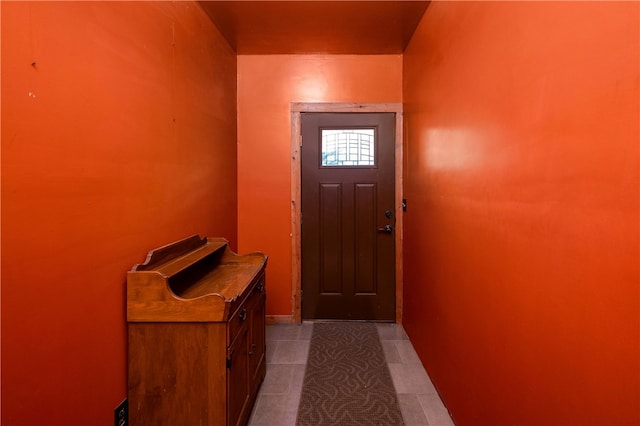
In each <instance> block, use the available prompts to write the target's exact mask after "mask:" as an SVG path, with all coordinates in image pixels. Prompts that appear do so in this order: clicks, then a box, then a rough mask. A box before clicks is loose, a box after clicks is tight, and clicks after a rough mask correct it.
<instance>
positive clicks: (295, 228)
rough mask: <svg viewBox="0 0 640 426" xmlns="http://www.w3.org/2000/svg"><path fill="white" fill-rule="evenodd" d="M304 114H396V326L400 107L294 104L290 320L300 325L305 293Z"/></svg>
mask: <svg viewBox="0 0 640 426" xmlns="http://www.w3.org/2000/svg"><path fill="white" fill-rule="evenodd" d="M303 112H310V113H312V112H390V113H395V118H396V122H395V124H396V129H395V175H396V176H395V179H396V184H395V206H394V207H395V217H396V232H395V253H396V259H395V263H396V322H397V323H401V322H402V287H403V284H402V283H403V281H402V278H403V269H402V237H403V210H402V198H403V196H402V176H403V173H402V171H403V167H402V166H403V163H404V162H403V136H402V134H403V132H402V130H403V121H402V104H401V103H306V102H292V103H291V276H292V283H291V306H292V312H291V319H292V321H293V322H294V323H299V322H301V318H302V310H301V301H302V297H301V291H302V263H301V244H302V239H301V228H300V225H301V222H300V217H301V214H300V207H301V206H300V204H301V198H300V182H301V181H300V179H301V174H300V172H301V168H300V167H301V165H300V144H301V138H302V136H301V128H300V114H301V113H303Z"/></svg>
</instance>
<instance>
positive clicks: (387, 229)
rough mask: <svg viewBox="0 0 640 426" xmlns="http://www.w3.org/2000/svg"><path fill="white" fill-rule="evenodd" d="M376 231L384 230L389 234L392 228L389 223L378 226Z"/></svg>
mask: <svg viewBox="0 0 640 426" xmlns="http://www.w3.org/2000/svg"><path fill="white" fill-rule="evenodd" d="M378 232H386V233H387V234H390V233H392V232H393V228H392V227H391V225H385V226H384V227H383V228H378Z"/></svg>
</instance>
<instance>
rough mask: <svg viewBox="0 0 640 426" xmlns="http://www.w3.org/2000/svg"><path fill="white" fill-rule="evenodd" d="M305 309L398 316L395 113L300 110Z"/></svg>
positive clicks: (328, 314)
mask: <svg viewBox="0 0 640 426" xmlns="http://www.w3.org/2000/svg"><path fill="white" fill-rule="evenodd" d="M301 133H302V148H301V183H302V185H301V203H302V205H301V213H302V226H301V229H302V244H301V248H302V254H301V260H302V317H303V318H304V319H343V320H380V321H393V320H395V213H394V212H395V209H394V200H395V194H394V191H395V155H394V153H395V149H394V147H395V114H393V113H303V114H301Z"/></svg>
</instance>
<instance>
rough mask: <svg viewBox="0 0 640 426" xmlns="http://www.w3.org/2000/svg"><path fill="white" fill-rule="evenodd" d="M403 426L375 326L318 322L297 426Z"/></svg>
mask: <svg viewBox="0 0 640 426" xmlns="http://www.w3.org/2000/svg"><path fill="white" fill-rule="evenodd" d="M403 424H404V422H403V420H402V414H401V413H400V406H399V405H398V399H397V397H396V391H395V389H394V387H393V382H392V380H391V375H390V374H389V369H388V368H387V364H386V361H385V357H384V352H383V350H382V345H381V344H380V338H379V336H378V330H377V328H376V326H375V324H372V323H359V322H336V323H333V322H330V323H323V322H320V323H315V324H314V325H313V334H312V336H311V346H310V348H309V360H308V361H307V368H306V371H305V376H304V384H303V387H302V395H301V397H300V406H299V409H298V419H297V425H298V426H336V425H340V426H352V425H354V426H355V425H367V426H370V425H379V426H382V425H389V426H391V425H393V426H395V425H403Z"/></svg>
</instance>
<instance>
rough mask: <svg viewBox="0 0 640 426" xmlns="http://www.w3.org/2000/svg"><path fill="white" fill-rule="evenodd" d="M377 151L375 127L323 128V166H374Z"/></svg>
mask: <svg viewBox="0 0 640 426" xmlns="http://www.w3.org/2000/svg"><path fill="white" fill-rule="evenodd" d="M375 152H376V150H375V129H339V130H328V129H322V166H328V167H331V166H373V165H375Z"/></svg>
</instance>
